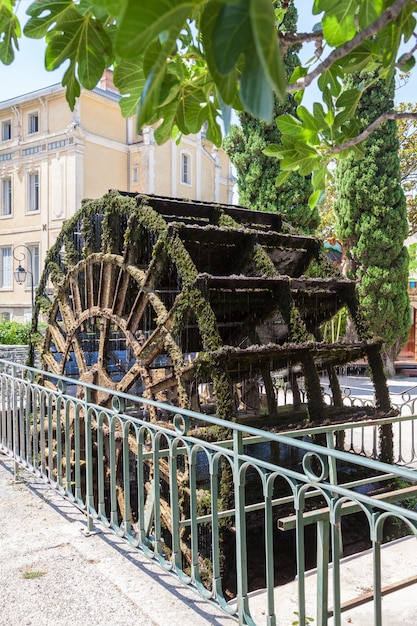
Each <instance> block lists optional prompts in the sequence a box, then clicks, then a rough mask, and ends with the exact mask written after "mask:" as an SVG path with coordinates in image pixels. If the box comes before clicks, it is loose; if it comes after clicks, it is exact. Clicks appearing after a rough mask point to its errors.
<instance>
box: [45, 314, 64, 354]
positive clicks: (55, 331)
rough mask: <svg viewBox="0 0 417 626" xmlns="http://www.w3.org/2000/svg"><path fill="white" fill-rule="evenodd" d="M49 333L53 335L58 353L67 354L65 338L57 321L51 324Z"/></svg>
mask: <svg viewBox="0 0 417 626" xmlns="http://www.w3.org/2000/svg"><path fill="white" fill-rule="evenodd" d="M49 332H50V333H51V337H52V339H53V342H54V344H55V346H56V348H57V349H58V352H65V348H66V342H65V337H64V336H63V334H62V329H61V327H60V326H59V324H58V322H57V321H56V320H54V321H53V322H52V323H51V324H49Z"/></svg>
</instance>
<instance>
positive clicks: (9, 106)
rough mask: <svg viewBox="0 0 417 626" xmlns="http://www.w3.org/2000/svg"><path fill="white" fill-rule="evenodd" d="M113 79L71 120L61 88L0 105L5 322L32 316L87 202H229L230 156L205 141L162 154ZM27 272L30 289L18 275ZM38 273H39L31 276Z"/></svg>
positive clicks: (172, 145) (186, 140)
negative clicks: (71, 222)
mask: <svg viewBox="0 0 417 626" xmlns="http://www.w3.org/2000/svg"><path fill="white" fill-rule="evenodd" d="M119 100H120V95H119V94H118V93H117V90H116V89H115V88H114V85H113V82H112V73H111V72H110V71H107V72H106V73H105V74H104V75H103V78H102V81H101V82H100V84H99V85H98V86H97V88H96V89H94V90H93V91H91V92H89V91H84V90H83V91H82V92H81V95H80V97H79V98H78V100H77V104H76V107H75V110H74V111H73V112H71V111H70V109H69V107H68V104H67V102H66V99H65V90H64V88H63V87H62V86H61V85H60V84H58V85H53V86H51V87H47V88H44V89H40V90H38V91H34V92H31V93H27V94H24V95H22V96H18V97H16V98H12V99H9V100H6V101H4V102H1V103H0V179H1V197H0V201H1V202H0V317H3V318H6V319H12V320H13V319H17V320H22V319H23V318H26V319H27V318H28V317H30V315H31V292H32V277H33V286H34V288H36V284H37V282H38V280H39V276H40V273H41V270H42V265H43V261H44V259H45V255H46V253H47V251H48V249H49V248H50V246H51V245H52V244H53V243H54V242H55V240H56V237H57V235H58V233H59V232H60V230H61V227H62V224H63V223H64V221H65V220H66V219H68V218H69V217H71V216H72V215H73V214H74V213H75V211H76V210H77V209H78V208H79V207H80V204H81V200H82V199H83V198H98V197H100V196H102V195H103V194H104V193H105V192H106V191H108V190H109V189H120V190H126V191H132V192H135V191H137V192H142V193H146V194H157V195H161V196H169V197H174V198H175V197H176V198H191V199H195V200H205V201H211V202H219V203H231V202H232V194H233V182H234V179H233V176H232V171H231V165H230V162H229V160H228V157H227V155H226V154H225V153H224V152H223V151H222V150H218V149H217V148H215V146H213V144H212V143H210V142H209V141H207V140H206V138H205V136H204V133H199V134H197V135H191V136H187V137H185V136H184V137H182V139H181V141H180V142H179V143H178V144H177V143H176V142H175V141H170V142H167V143H166V144H164V145H162V146H158V145H157V144H156V142H155V140H154V131H153V128H151V127H147V128H143V129H142V131H141V132H139V133H138V132H137V130H136V123H135V118H134V117H132V118H128V119H125V118H123V117H122V115H121V113H120V107H119ZM19 266H21V267H23V268H24V269H26V270H28V273H27V275H26V278H25V280H24V282H23V283H22V284H19V283H17V282H16V280H15V277H14V272H15V271H16V269H17V268H18V267H19ZM30 272H31V273H30Z"/></svg>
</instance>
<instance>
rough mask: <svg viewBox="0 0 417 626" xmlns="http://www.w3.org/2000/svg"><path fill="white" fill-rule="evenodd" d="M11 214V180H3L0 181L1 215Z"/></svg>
mask: <svg viewBox="0 0 417 626" xmlns="http://www.w3.org/2000/svg"><path fill="white" fill-rule="evenodd" d="M11 214H12V179H11V178H3V179H2V181H1V215H2V216H5V215H11Z"/></svg>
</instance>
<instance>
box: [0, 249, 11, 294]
mask: <svg viewBox="0 0 417 626" xmlns="http://www.w3.org/2000/svg"><path fill="white" fill-rule="evenodd" d="M12 286H13V283H12V249H11V247H10V246H8V247H7V248H0V287H3V289H4V288H11V287H12Z"/></svg>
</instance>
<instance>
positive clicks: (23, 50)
mask: <svg viewBox="0 0 417 626" xmlns="http://www.w3.org/2000/svg"><path fill="white" fill-rule="evenodd" d="M31 2H32V0H20V3H19V8H18V15H19V18H20V22H21V24H22V27H23V24H24V23H25V22H26V21H27V17H26V15H25V11H26V8H27V7H28V6H29V5H30V4H31ZM295 4H296V6H298V8H299V20H298V28H299V30H300V31H304V32H305V31H309V30H311V28H312V25H313V24H314V23H315V22H317V21H319V20H318V17H317V16H312V15H311V12H310V11H309V10H308V11H306V0H295ZM308 6H311V2H310V0H309V2H308ZM19 47H20V50H19V51H18V52H17V54H16V58H15V60H14V62H13V63H12V64H11V65H9V66H4V65H3V64H1V63H0V86H1V87H0V101H3V100H7V99H9V98H14V97H15V96H20V95H22V94H25V93H29V92H31V91H34V90H36V89H41V88H43V87H48V86H49V85H53V84H55V83H59V82H61V78H62V75H63V73H64V71H65V65H62V66H61V67H60V68H58V69H57V70H55V71H54V72H47V71H46V70H45V69H44V55H45V43H44V42H43V41H42V40H40V41H39V40H34V39H26V38H24V37H23V38H22V39H21V40H20V43H19ZM308 55H310V53H308ZM416 71H417V70H416ZM414 83H415V78H414V81H413V80H411V81H410V83H409V84H408V85H407V86H406V87H403V88H402V89H401V90H398V91H397V95H396V101H398V102H415V101H416V89H415V88H414ZM316 98H317V90H316V89H314V86H312V87H309V88H308V89H307V90H306V94H305V97H304V100H305V102H304V104H306V106H309V105H310V103H312V102H313V101H314V100H315V99H316Z"/></svg>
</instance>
